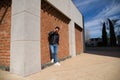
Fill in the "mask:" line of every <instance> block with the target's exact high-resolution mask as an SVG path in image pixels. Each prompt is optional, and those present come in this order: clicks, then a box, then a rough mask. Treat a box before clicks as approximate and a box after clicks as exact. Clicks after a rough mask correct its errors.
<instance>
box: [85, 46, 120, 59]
mask: <svg viewBox="0 0 120 80" xmlns="http://www.w3.org/2000/svg"><path fill="white" fill-rule="evenodd" d="M85 49H86V50H85V53H87V54H95V55H103V56H110V57H117V58H120V47H86V48H85Z"/></svg>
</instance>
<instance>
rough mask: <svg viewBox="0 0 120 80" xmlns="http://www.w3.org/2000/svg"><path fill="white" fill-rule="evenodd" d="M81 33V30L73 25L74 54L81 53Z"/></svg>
mask: <svg viewBox="0 0 120 80" xmlns="http://www.w3.org/2000/svg"><path fill="white" fill-rule="evenodd" d="M82 33H83V32H82V29H81V28H80V27H79V26H78V25H76V24H75V40H76V54H80V53H81V52H82V51H83V42H82V39H83V38H82Z"/></svg>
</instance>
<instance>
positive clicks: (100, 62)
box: [0, 53, 120, 80]
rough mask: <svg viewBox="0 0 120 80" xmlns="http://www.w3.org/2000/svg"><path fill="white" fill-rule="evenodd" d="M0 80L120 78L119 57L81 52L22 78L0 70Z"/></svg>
mask: <svg viewBox="0 0 120 80" xmlns="http://www.w3.org/2000/svg"><path fill="white" fill-rule="evenodd" d="M0 80H120V58H118V57H111V56H103V55H96V54H87V53H83V54H81V55H78V56H77V57H73V58H70V59H66V60H65V61H62V62H61V66H55V65H52V66H50V67H47V68H45V69H43V70H42V71H41V72H38V73H36V74H32V75H30V76H27V77H24V78H23V77H20V76H18V75H15V74H11V73H9V72H4V71H1V70H0Z"/></svg>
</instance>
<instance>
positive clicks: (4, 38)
mask: <svg viewBox="0 0 120 80" xmlns="http://www.w3.org/2000/svg"><path fill="white" fill-rule="evenodd" d="M4 10H5V8H2V9H1V10H0V19H1V16H2V15H3V12H4ZM10 25H11V8H9V9H8V11H7V13H6V15H5V17H4V19H3V21H2V24H0V66H9V65H10Z"/></svg>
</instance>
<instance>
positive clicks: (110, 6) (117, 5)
mask: <svg viewBox="0 0 120 80" xmlns="http://www.w3.org/2000/svg"><path fill="white" fill-rule="evenodd" d="M73 2H74V4H75V5H76V7H77V8H78V9H79V10H80V12H81V13H82V15H83V16H84V25H85V32H87V33H86V35H87V34H89V35H87V36H89V37H90V38H98V37H101V35H102V33H101V32H102V31H101V30H102V22H103V21H104V20H105V19H106V18H110V19H118V18H119V19H120V0H73ZM119 23H120V21H119V22H118V24H119Z"/></svg>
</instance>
